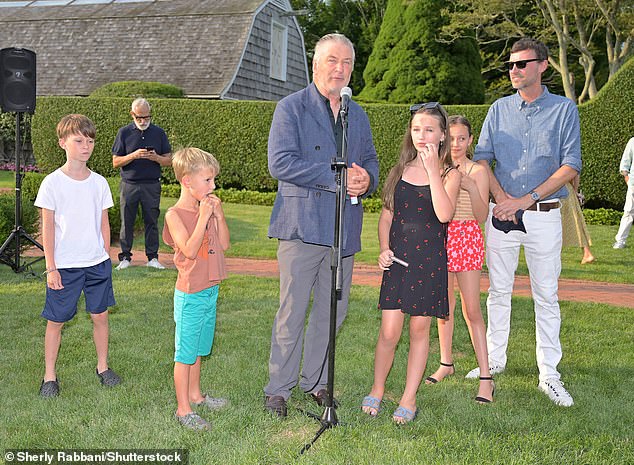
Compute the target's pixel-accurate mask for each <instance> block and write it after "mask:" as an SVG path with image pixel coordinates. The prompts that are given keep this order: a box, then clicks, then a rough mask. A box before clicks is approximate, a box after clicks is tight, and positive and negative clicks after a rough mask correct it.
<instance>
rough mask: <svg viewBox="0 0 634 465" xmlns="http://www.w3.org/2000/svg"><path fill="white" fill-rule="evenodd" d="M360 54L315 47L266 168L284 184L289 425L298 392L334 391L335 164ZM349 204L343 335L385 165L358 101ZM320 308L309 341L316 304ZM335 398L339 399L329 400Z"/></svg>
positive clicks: (277, 353)
mask: <svg viewBox="0 0 634 465" xmlns="http://www.w3.org/2000/svg"><path fill="white" fill-rule="evenodd" d="M353 66H354V46H353V45H352V42H350V40H349V39H348V38H346V37H345V36H344V35H341V34H328V35H326V36H324V37H322V38H321V39H320V40H319V41H318V42H317V44H316V45H315V53H314V56H313V83H312V84H310V85H309V86H308V87H306V88H305V89H303V90H300V91H298V92H296V93H294V94H291V95H289V96H288V97H285V98H284V99H282V100H280V101H279V103H278V104H277V107H276V108H275V113H274V114H273V122H272V124H271V130H270V134H269V147H268V161H269V171H270V173H271V176H273V177H274V178H276V179H277V180H278V190H277V196H276V198H275V204H274V206H273V211H272V213H271V222H270V225H269V232H268V235H269V237H275V238H277V239H278V240H279V241H278V250H277V259H278V264H279V269H280V307H279V309H278V311H277V314H276V316H275V320H274V322H273V330H272V336H271V354H270V359H269V382H268V384H267V385H266V387H265V388H264V393H265V395H266V399H265V408H266V409H267V410H269V411H270V412H272V413H274V414H276V415H278V416H286V414H287V408H286V403H287V400H288V398H289V397H290V395H291V389H292V388H293V387H294V386H295V385H297V383H298V374H299V367H300V360H301V358H302V342H304V344H303V359H304V363H303V367H302V373H301V379H300V381H299V384H300V387H301V388H302V389H303V390H304V391H305V392H310V393H311V394H312V396H313V398H314V399H315V401H316V402H317V403H318V404H319V405H323V404H324V401H325V399H326V398H327V396H328V392H327V391H326V383H327V373H328V366H327V365H328V362H327V357H326V351H327V348H328V339H329V328H330V324H329V322H330V295H331V276H332V269H331V247H332V245H333V241H334V225H335V206H336V195H335V190H336V182H335V172H334V170H333V169H332V166H331V163H332V159H333V158H334V157H335V156H336V155H337V154H340V153H341V147H340V144H341V133H342V123H341V118H340V115H339V109H340V92H341V89H342V88H343V87H345V86H347V85H348V83H349V82H350V75H351V73H352V68H353ZM347 178H348V182H347V185H348V186H347V187H348V190H347V194H348V195H349V197H359V203H358V204H356V205H353V204H352V203H351V202H350V200H349V199H347V200H346V202H345V206H344V218H343V231H342V234H343V238H342V239H343V250H342V258H343V283H342V292H341V299H340V300H339V301H338V302H337V322H336V324H337V328H339V326H340V325H341V323H342V322H343V320H344V318H345V316H346V312H347V309H348V296H349V294H350V285H351V282H352V267H353V264H354V254H355V253H356V252H358V251H359V250H360V249H361V226H362V224H363V206H362V204H361V203H362V202H361V197H362V196H364V195H368V194H371V193H372V192H373V191H375V190H376V187H377V182H378V178H379V165H378V161H377V157H376V150H375V149H374V144H373V142H372V134H371V132H370V122H369V120H368V116H367V115H366V114H365V112H364V111H363V109H362V108H361V107H360V106H359V105H357V104H356V103H355V102H353V101H351V102H350V105H349V108H348V169H347ZM311 292H312V294H313V304H312V309H311V312H310V318H309V321H308V327H307V329H306V335H305V341H304V324H305V320H306V313H307V311H308V306H309V301H310V297H311ZM331 394H332V393H331Z"/></svg>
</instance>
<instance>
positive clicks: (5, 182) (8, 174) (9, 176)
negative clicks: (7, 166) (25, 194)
mask: <svg viewBox="0 0 634 465" xmlns="http://www.w3.org/2000/svg"><path fill="white" fill-rule="evenodd" d="M2 187H5V188H6V187H9V188H10V187H13V188H15V173H14V172H13V171H4V170H0V188H2Z"/></svg>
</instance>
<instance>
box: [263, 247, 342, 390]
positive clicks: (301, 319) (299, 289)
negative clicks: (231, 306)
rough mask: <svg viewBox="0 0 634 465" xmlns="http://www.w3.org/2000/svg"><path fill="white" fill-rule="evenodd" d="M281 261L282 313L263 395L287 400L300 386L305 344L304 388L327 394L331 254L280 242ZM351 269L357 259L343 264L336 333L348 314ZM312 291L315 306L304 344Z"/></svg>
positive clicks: (275, 324)
mask: <svg viewBox="0 0 634 465" xmlns="http://www.w3.org/2000/svg"><path fill="white" fill-rule="evenodd" d="M277 260H278V265H279V269H280V308H279V310H278V311H277V315H276V316H275V321H274V322H273V334H272V336H271V356H270V359H269V384H268V385H267V386H266V387H265V388H264V393H265V394H266V395H267V396H282V397H284V399H288V398H289V397H290V395H291V389H292V388H293V387H294V386H296V385H297V377H298V374H299V366H300V361H301V358H302V342H304V344H303V349H304V363H303V366H302V373H301V380H300V382H299V385H300V387H301V388H302V389H303V390H304V391H306V392H308V391H311V392H314V391H317V390H319V389H322V388H325V387H326V384H327V378H328V376H327V375H328V361H327V360H325V362H324V359H325V358H326V351H327V349H328V336H329V329H330V295H331V281H332V268H331V248H330V247H327V246H320V245H313V244H306V243H304V242H302V241H300V240H290V241H288V240H280V241H279V244H278V249H277ZM353 266H354V256H350V257H346V258H344V259H343V283H342V292H341V294H342V295H341V300H339V301H338V302H337V330H339V327H340V326H341V323H343V320H344V319H345V317H346V313H347V311H348V297H349V296H350V285H351V284H352V268H353ZM311 291H312V293H313V305H312V309H311V312H310V317H309V320H308V327H307V328H306V335H305V340H304V326H305V323H306V313H307V311H308V306H309V304H310V296H311ZM324 363H325V366H324V367H323V370H322V365H323V364H324ZM320 373H321V375H320Z"/></svg>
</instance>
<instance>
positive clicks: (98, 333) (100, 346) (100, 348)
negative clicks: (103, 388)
mask: <svg viewBox="0 0 634 465" xmlns="http://www.w3.org/2000/svg"><path fill="white" fill-rule="evenodd" d="M90 318H91V319H92V338H93V340H94V341H95V350H96V351H97V372H98V373H102V372H104V371H106V370H107V369H108V310H106V311H105V312H102V313H97V314H95V313H91V314H90Z"/></svg>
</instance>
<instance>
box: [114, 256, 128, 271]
mask: <svg viewBox="0 0 634 465" xmlns="http://www.w3.org/2000/svg"><path fill="white" fill-rule="evenodd" d="M129 266H130V260H128V259H126V258H124V259H123V260H121V261H120V262H119V266H117V268H116V269H117V270H125V269H126V268H127V267H129Z"/></svg>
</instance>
